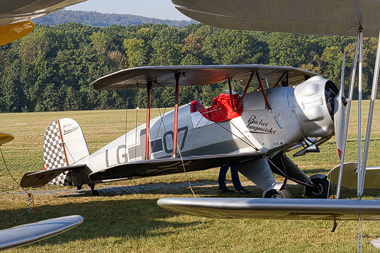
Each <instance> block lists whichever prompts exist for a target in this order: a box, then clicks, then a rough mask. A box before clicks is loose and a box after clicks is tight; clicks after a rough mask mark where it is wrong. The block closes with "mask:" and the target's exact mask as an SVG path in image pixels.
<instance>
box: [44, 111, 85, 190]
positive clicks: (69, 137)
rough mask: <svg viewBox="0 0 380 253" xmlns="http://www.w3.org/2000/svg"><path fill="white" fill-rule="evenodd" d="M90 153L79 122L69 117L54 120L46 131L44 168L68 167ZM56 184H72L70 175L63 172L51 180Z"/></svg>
mask: <svg viewBox="0 0 380 253" xmlns="http://www.w3.org/2000/svg"><path fill="white" fill-rule="evenodd" d="M88 155H90V152H89V151H88V147H87V143H86V140H85V138H84V135H83V132H82V129H81V128H80V126H79V124H78V123H77V122H76V121H75V120H73V119H69V118H64V119H60V120H57V121H54V122H53V123H51V124H50V126H49V127H48V128H47V129H46V131H45V137H44V170H50V169H55V168H62V167H68V166H70V165H72V164H74V163H75V162H76V161H78V160H80V159H82V158H84V157H86V156H88ZM50 183H51V184H54V185H70V183H71V180H70V175H68V172H67V171H66V172H62V173H61V174H60V175H59V176H57V177H56V178H54V179H53V180H52V181H51V182H50Z"/></svg>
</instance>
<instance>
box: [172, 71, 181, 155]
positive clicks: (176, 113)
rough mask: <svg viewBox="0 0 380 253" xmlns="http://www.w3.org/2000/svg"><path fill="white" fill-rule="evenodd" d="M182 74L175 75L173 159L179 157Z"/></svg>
mask: <svg viewBox="0 0 380 253" xmlns="http://www.w3.org/2000/svg"><path fill="white" fill-rule="evenodd" d="M180 76H181V73H180V72H177V73H175V105H174V129H173V153H172V158H176V157H177V134H178V97H179V77H180Z"/></svg>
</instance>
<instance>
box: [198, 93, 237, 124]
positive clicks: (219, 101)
mask: <svg viewBox="0 0 380 253" xmlns="http://www.w3.org/2000/svg"><path fill="white" fill-rule="evenodd" d="M232 96H233V101H234V109H235V110H237V107H238V106H239V104H240V101H241V98H240V96H239V95H238V94H234V95H232ZM200 112H201V113H202V114H203V116H204V117H205V118H207V119H208V120H211V121H214V122H223V121H227V120H230V119H233V118H236V117H239V116H241V114H242V113H243V106H241V107H240V109H239V111H234V110H233V109H232V106H231V96H230V94H220V95H219V96H218V97H216V98H213V102H212V106H211V107H210V108H207V109H204V110H200Z"/></svg>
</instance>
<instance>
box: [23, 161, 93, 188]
mask: <svg viewBox="0 0 380 253" xmlns="http://www.w3.org/2000/svg"><path fill="white" fill-rule="evenodd" d="M65 171H72V172H83V173H86V172H87V173H88V174H89V168H88V167H87V165H86V164H78V165H72V166H67V167H61V168H56V169H51V170H41V171H34V172H28V173H25V174H24V176H23V177H22V178H21V182H20V185H21V186H22V187H40V186H44V185H45V184H47V183H49V182H50V181H51V180H53V179H54V178H55V177H57V176H58V175H59V174H61V173H62V172H65Z"/></svg>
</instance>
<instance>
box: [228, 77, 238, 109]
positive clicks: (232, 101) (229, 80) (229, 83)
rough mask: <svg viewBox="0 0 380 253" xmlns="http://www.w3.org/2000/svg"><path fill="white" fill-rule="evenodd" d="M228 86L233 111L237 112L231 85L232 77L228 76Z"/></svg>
mask: <svg viewBox="0 0 380 253" xmlns="http://www.w3.org/2000/svg"><path fill="white" fill-rule="evenodd" d="M228 88H229V89H230V97H231V107H232V111H234V112H236V111H235V107H234V97H233V96H232V86H231V78H230V77H228Z"/></svg>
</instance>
